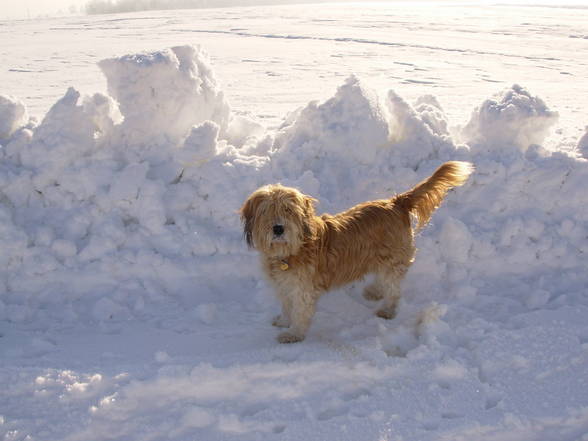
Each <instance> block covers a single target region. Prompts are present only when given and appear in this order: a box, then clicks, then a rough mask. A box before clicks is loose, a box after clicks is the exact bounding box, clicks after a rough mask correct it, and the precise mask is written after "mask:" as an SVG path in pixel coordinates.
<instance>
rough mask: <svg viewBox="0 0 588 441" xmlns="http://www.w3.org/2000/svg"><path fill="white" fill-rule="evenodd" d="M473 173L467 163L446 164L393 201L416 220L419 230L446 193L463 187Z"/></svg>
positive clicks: (470, 165)
mask: <svg viewBox="0 0 588 441" xmlns="http://www.w3.org/2000/svg"><path fill="white" fill-rule="evenodd" d="M473 171H474V166H473V165H472V164H470V163H469V162H462V161H449V162H446V163H445V164H443V165H441V167H439V168H438V169H437V170H436V171H435V173H433V174H432V175H431V177H429V178H428V179H425V180H424V181H422V182H420V183H419V184H417V185H416V186H415V187H414V188H413V189H412V190H409V191H407V192H406V193H402V194H399V195H398V196H396V199H395V201H396V203H397V204H398V205H401V206H403V207H404V208H405V209H406V210H408V212H410V213H412V214H413V215H414V216H415V217H416V218H417V220H418V226H417V229H419V230H420V229H421V228H423V227H424V226H425V225H427V223H428V222H429V219H431V215H432V214H433V212H434V211H435V210H436V209H437V207H439V205H441V202H443V198H444V197H445V195H446V194H447V192H448V191H449V190H450V189H452V188H453V187H457V186H460V185H463V184H464V183H465V182H466V181H467V179H468V177H469V176H470V174H471V173H472V172H473Z"/></svg>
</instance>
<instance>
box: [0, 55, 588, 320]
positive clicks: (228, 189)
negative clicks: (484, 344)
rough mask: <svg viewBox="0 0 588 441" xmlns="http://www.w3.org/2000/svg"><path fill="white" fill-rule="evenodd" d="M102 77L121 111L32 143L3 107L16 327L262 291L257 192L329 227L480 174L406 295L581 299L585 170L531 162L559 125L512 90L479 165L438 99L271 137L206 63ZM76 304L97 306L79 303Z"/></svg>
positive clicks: (83, 101) (47, 131)
mask: <svg viewBox="0 0 588 441" xmlns="http://www.w3.org/2000/svg"><path fill="white" fill-rule="evenodd" d="M100 66H101V67H102V69H103V70H104V72H105V73H106V75H107V78H108V85H109V91H110V93H111V95H112V96H113V98H114V99H113V98H111V97H108V96H104V95H100V94H96V95H94V96H91V97H84V98H82V97H80V94H79V93H78V92H77V91H75V90H74V89H70V90H68V91H67V93H66V94H65V96H64V97H63V98H62V99H61V100H59V101H58V102H57V103H56V104H55V105H54V106H53V108H52V109H51V110H50V111H49V112H48V114H47V115H46V117H45V118H44V119H43V121H42V122H41V123H40V124H39V125H38V126H36V127H32V126H29V127H28V128H22V129H20V130H16V131H15V128H16V127H19V126H23V124H24V123H25V120H24V119H23V118H24V115H25V114H26V113H25V110H24V108H23V106H22V104H20V103H18V102H17V101H14V100H10V99H8V98H3V99H2V101H1V102H2V103H4V104H3V107H2V109H4V110H3V114H5V115H6V114H7V115H8V117H5V118H4V119H3V121H8V123H6V122H4V123H3V124H4V125H3V127H4V126H5V127H7V128H6V129H3V133H4V136H5V138H6V139H7V141H4V148H3V149H2V156H3V161H2V168H1V169H0V170H1V181H0V182H1V187H0V189H1V191H2V195H3V201H4V202H3V203H2V206H1V208H2V216H3V219H4V222H3V229H4V230H5V233H4V234H3V235H2V239H1V240H2V246H3V249H5V250H10V252H9V253H5V254H4V255H3V260H4V263H5V265H3V269H2V271H1V274H2V277H1V280H2V282H1V283H2V284H3V285H4V286H6V290H5V292H6V294H5V295H4V296H3V299H2V302H3V305H5V307H4V308H3V311H4V315H5V317H6V318H8V319H9V320H16V321H22V320H25V321H26V320H30V319H31V318H32V317H33V316H38V315H42V316H48V317H53V318H54V319H62V318H63V317H62V316H63V315H65V318H66V319H67V320H77V319H78V318H79V317H80V315H81V316H85V315H87V314H90V316H91V317H92V318H93V319H95V320H98V321H104V320H109V319H111V318H112V317H131V316H133V315H136V314H138V313H140V312H141V310H142V309H143V308H144V305H145V304H146V302H151V301H155V302H158V301H161V300H162V299H165V298H166V296H169V295H172V296H179V297H180V298H182V297H183V298H187V297H189V296H193V295H194V291H197V292H199V293H200V295H202V296H203V298H205V299H206V298H207V294H206V292H209V291H211V290H212V291H214V290H218V289H221V290H222V288H220V287H221V286H223V284H224V283H228V282H227V278H226V274H231V276H230V278H232V279H233V280H234V283H236V284H239V283H242V282H239V280H240V279H242V278H246V277H250V275H255V274H257V268H256V267H255V265H253V264H251V262H250V261H249V260H248V258H247V256H248V252H247V251H246V250H245V247H244V246H243V244H242V243H241V237H240V234H241V233H240V228H241V227H240V224H239V219H238V216H237V215H236V212H237V210H238V208H239V207H240V205H241V203H242V201H243V200H244V199H245V198H246V196H247V195H248V194H249V193H250V192H251V191H253V190H254V189H255V188H257V187H258V186H259V185H262V184H266V183H269V182H277V181H280V182H282V183H284V184H288V185H295V186H298V187H300V188H301V189H302V190H303V191H305V192H308V193H310V194H312V195H313V196H315V197H317V198H318V199H319V200H320V206H319V210H323V211H327V210H328V211H336V210H340V209H344V208H346V207H348V206H350V205H352V204H355V203H357V202H360V201H363V200H366V199H373V198H381V197H389V196H391V195H393V194H394V193H395V192H400V191H404V190H406V189H408V188H410V187H411V186H413V185H414V184H415V183H416V182H418V181H419V180H420V179H422V178H424V177H426V176H428V175H429V174H430V173H431V172H432V171H433V170H434V169H435V168H436V167H437V166H438V165H439V164H440V163H441V162H443V161H445V160H449V159H464V160H470V161H472V162H474V163H475V164H476V166H477V170H478V171H477V174H476V175H475V176H474V177H473V179H472V181H471V182H470V184H469V185H467V186H466V187H464V188H462V189H460V190H459V197H458V198H454V197H453V196H450V197H449V201H448V203H447V208H442V209H441V210H440V212H439V213H438V214H437V215H436V216H435V219H434V221H433V225H432V226H431V227H430V228H429V229H428V230H427V232H425V233H424V234H423V236H422V237H421V238H420V239H419V242H420V243H419V248H420V249H421V252H420V253H419V258H418V259H417V262H416V264H415V266H414V268H413V271H412V272H411V276H409V279H408V281H407V290H408V291H410V290H414V291H416V292H429V293H430V294H429V295H431V296H435V295H438V291H440V288H439V287H440V286H451V287H454V288H455V289H456V291H455V295H456V296H463V297H467V298H470V299H471V298H472V296H474V295H475V294H476V292H478V291H484V290H485V289H490V288H489V287H488V286H489V285H488V284H489V283H494V282H496V283H500V284H508V283H509V281H510V279H509V277H508V275H509V274H516V275H517V278H518V279H522V278H528V279H529V283H531V285H532V287H533V288H532V289H531V290H525V291H526V292H540V293H549V294H537V295H534V294H532V293H529V294H522V295H523V296H527V297H528V298H526V300H525V301H526V302H527V303H528V304H529V305H537V304H538V302H539V303H541V302H545V301H548V300H549V299H550V298H554V297H556V296H557V295H559V294H561V292H559V291H558V290H559V288H557V286H556V280H557V279H558V278H559V272H560V271H561V270H562V268H565V270H566V271H570V272H571V273H573V274H574V275H575V276H574V277H575V278H576V281H577V282H579V281H585V282H586V283H588V279H587V276H586V273H585V271H584V269H583V263H582V262H583V259H582V258H581V257H582V256H583V255H585V254H584V253H586V252H588V243H587V240H586V238H585V237H584V234H583V231H584V229H585V226H586V222H587V221H588V211H587V209H586V206H587V205H588V204H586V195H585V192H584V191H583V184H582V182H585V180H586V175H587V173H588V169H587V167H586V163H584V162H579V161H576V160H574V159H572V158H569V157H567V156H563V155H559V154H557V155H555V154H554V155H552V156H547V154H546V153H545V152H544V151H543V150H542V149H541V148H539V147H533V148H532V149H529V145H530V144H535V143H539V142H541V141H542V140H543V138H544V137H545V135H546V133H547V131H548V129H549V127H550V126H551V125H552V124H553V122H554V121H555V118H556V114H555V113H554V112H552V111H550V110H548V109H547V107H546V106H545V104H544V103H543V102H542V101H541V100H540V99H539V98H536V97H532V96H531V95H530V94H529V92H527V91H526V90H525V89H523V88H521V87H519V86H513V88H512V89H510V90H507V91H506V92H504V93H503V95H502V98H501V99H500V100H499V101H498V102H497V101H494V100H489V101H486V102H485V103H484V104H483V105H482V106H481V107H480V109H478V110H477V111H475V112H474V114H473V116H472V119H471V120H470V122H469V123H468V125H467V126H466V127H465V129H464V133H466V134H468V136H469V139H470V142H469V144H470V145H469V147H468V146H467V145H457V146H456V145H455V144H454V142H453V141H452V139H451V137H450V135H449V133H448V130H447V125H448V124H447V121H446V118H445V115H444V113H443V110H442V108H441V106H440V105H439V103H438V102H437V100H436V99H435V98H434V97H431V96H425V97H422V98H420V99H419V100H417V102H416V103H415V105H414V106H411V105H410V104H409V103H407V102H405V101H404V100H403V99H402V98H401V97H399V96H398V95H397V94H395V93H394V92H392V91H390V92H389V93H388V94H387V95H386V96H385V97H381V96H380V95H378V94H377V93H376V92H374V91H372V90H370V89H369V88H368V87H367V86H365V85H364V84H363V83H362V82H361V81H360V80H358V79H357V78H355V77H351V78H349V79H348V80H347V81H346V82H345V83H344V84H343V85H342V86H341V87H339V89H338V90H337V92H336V94H335V96H334V97H333V98H331V99H329V100H327V101H325V102H324V103H317V102H311V103H309V104H308V105H307V106H306V107H305V108H303V109H300V110H298V111H297V112H295V113H294V114H292V115H291V116H290V117H289V119H288V120H287V121H286V122H285V123H284V125H283V127H282V128H281V129H279V130H278V131H277V132H276V133H273V134H271V133H270V134H265V133H263V131H261V130H260V127H259V125H257V124H256V123H254V122H253V121H249V120H247V119H246V118H243V117H240V118H237V117H234V116H232V115H231V113H230V109H229V106H228V104H227V103H226V100H225V99H224V97H223V94H222V91H220V89H219V87H218V84H217V83H216V80H215V79H214V75H213V73H212V70H211V68H210V65H209V64H208V62H207V61H206V56H205V55H204V54H203V52H202V51H201V50H200V49H196V48H193V47H176V48H172V49H171V50H165V51H160V52H155V53H151V54H138V55H129V56H124V57H121V58H119V59H111V60H105V61H103V62H101V63H100ZM115 99H116V101H115ZM235 139H237V140H240V141H239V142H232V141H231V140H235ZM502 147H504V148H502ZM512 147H516V148H517V149H519V150H516V151H520V152H521V153H519V154H513V151H511V150H509V149H511V148H512ZM505 148H506V150H505ZM525 150H526V154H523V153H522V151H525ZM504 152H508V154H504ZM562 194H565V195H566V197H565V198H564V197H561V195H562ZM439 245H440V246H439ZM236 262H243V263H241V264H239V263H236ZM211 265H214V266H216V267H217V268H226V273H225V274H222V275H220V276H219V275H218V272H217V271H211V269H210V268H211ZM490 281H492V282H490ZM512 282H513V283H516V282H515V281H512ZM435 287H437V288H435ZM457 287H459V288H457ZM537 290H539V291H537ZM105 297H106V299H105ZM81 298H86V299H90V300H88V301H87V302H81V303H79V302H77V303H75V302H76V301H77V300H78V299H81ZM63 305H67V306H66V307H65V308H63ZM74 305H77V306H74ZM64 311H65V313H64Z"/></svg>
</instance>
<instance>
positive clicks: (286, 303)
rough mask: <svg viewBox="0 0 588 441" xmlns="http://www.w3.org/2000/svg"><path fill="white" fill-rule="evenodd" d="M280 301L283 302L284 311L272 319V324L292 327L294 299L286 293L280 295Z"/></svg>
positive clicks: (279, 326) (280, 326)
mask: <svg viewBox="0 0 588 441" xmlns="http://www.w3.org/2000/svg"><path fill="white" fill-rule="evenodd" d="M278 297H279V298H280V302H281V303H282V313H281V314H280V315H278V316H276V317H274V320H273V321H272V325H274V326H276V327H278V328H289V327H290V316H291V315H292V301H291V299H290V297H288V296H287V295H285V294H284V293H280V294H279V295H278Z"/></svg>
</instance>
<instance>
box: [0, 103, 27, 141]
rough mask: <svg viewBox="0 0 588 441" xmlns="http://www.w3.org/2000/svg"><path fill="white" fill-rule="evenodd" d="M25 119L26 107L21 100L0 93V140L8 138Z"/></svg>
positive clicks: (24, 122) (25, 121) (22, 124)
mask: <svg viewBox="0 0 588 441" xmlns="http://www.w3.org/2000/svg"><path fill="white" fill-rule="evenodd" d="M27 121H28V114H27V111H26V107H25V105H24V104H23V103H22V102H21V101H19V100H17V99H15V98H13V97H10V96H2V95H0V142H3V141H6V140H8V139H9V138H10V137H11V136H12V134H13V133H14V132H15V131H16V129H18V128H20V127H22V126H24V125H25V124H26V123H27Z"/></svg>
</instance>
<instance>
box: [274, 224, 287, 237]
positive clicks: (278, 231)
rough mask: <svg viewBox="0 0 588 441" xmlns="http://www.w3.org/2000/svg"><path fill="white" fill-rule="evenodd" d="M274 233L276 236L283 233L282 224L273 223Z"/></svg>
mask: <svg viewBox="0 0 588 441" xmlns="http://www.w3.org/2000/svg"><path fill="white" fill-rule="evenodd" d="M273 230H274V234H275V235H276V236H281V235H282V234H284V226H283V225H274V228H273Z"/></svg>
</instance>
